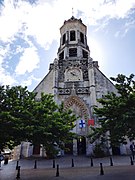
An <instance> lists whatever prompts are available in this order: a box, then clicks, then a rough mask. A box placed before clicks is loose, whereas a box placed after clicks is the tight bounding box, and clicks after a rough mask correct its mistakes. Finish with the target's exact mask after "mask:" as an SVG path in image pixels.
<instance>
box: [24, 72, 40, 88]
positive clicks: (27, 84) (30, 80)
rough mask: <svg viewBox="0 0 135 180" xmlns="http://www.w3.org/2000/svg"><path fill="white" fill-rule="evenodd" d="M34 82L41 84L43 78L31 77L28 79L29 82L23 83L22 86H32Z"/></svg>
mask: <svg viewBox="0 0 135 180" xmlns="http://www.w3.org/2000/svg"><path fill="white" fill-rule="evenodd" d="M33 80H34V81H37V82H39V81H41V78H35V77H34V76H33V75H31V76H29V77H28V78H27V80H24V81H22V82H21V85H22V86H30V85H32V81H33Z"/></svg>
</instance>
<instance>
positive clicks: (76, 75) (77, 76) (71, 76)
mask: <svg viewBox="0 0 135 180" xmlns="http://www.w3.org/2000/svg"><path fill="white" fill-rule="evenodd" d="M81 76H82V75H81V70H80V69H77V68H72V69H69V70H68V71H67V72H66V81H80V80H81V79H82V78H81Z"/></svg>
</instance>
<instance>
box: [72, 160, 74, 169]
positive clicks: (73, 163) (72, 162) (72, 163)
mask: <svg viewBox="0 0 135 180" xmlns="http://www.w3.org/2000/svg"><path fill="white" fill-rule="evenodd" d="M72 167H74V159H72Z"/></svg>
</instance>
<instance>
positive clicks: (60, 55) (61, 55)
mask: <svg viewBox="0 0 135 180" xmlns="http://www.w3.org/2000/svg"><path fill="white" fill-rule="evenodd" d="M62 59H64V51H62V52H61V53H60V54H59V60H62Z"/></svg>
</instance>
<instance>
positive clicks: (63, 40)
mask: <svg viewBox="0 0 135 180" xmlns="http://www.w3.org/2000/svg"><path fill="white" fill-rule="evenodd" d="M65 42H66V34H64V35H63V37H62V45H63V44H65Z"/></svg>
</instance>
